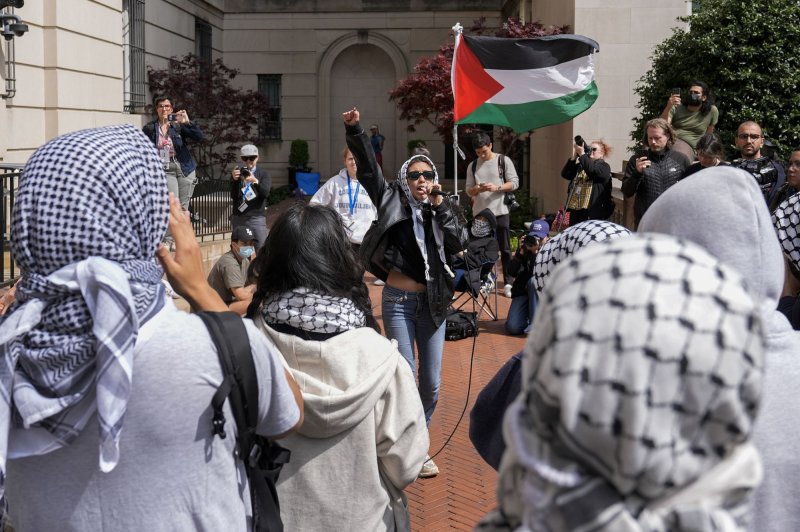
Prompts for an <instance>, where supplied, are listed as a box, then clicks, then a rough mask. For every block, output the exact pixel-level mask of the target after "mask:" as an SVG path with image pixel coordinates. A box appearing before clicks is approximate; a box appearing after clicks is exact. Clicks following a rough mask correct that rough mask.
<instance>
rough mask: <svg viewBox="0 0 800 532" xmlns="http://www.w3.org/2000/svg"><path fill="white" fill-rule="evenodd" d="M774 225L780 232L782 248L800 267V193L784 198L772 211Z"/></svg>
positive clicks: (799, 267) (779, 237) (779, 238)
mask: <svg viewBox="0 0 800 532" xmlns="http://www.w3.org/2000/svg"><path fill="white" fill-rule="evenodd" d="M772 225H774V226H775V230H776V231H777V232H778V241H779V242H780V243H781V249H783V251H784V252H785V253H786V254H787V255H789V259H791V261H792V263H794V265H795V266H796V267H797V268H798V269H800V193H797V194H795V195H793V196H790V197H789V198H787V199H785V200H783V201H782V202H781V204H780V205H778V208H777V209H775V212H773V213H772Z"/></svg>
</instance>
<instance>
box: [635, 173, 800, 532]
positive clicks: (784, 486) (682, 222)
mask: <svg viewBox="0 0 800 532" xmlns="http://www.w3.org/2000/svg"><path fill="white" fill-rule="evenodd" d="M639 231H640V232H655V233H666V234H670V235H674V236H677V237H681V238H686V239H688V240H691V241H693V242H696V243H698V244H700V245H701V246H703V247H705V249H706V250H708V251H709V252H711V254H712V255H714V256H716V257H717V258H718V259H720V260H721V261H723V262H725V263H727V264H728V265H730V266H733V267H734V268H736V269H737V270H738V271H739V273H740V274H742V275H743V276H744V278H745V280H746V282H747V283H748V285H749V287H750V289H751V291H752V293H753V295H754V296H755V297H757V298H759V299H760V300H761V301H762V311H763V315H764V323H765V324H766V326H767V327H766V334H767V339H766V340H767V358H766V370H765V375H764V390H763V398H762V401H761V410H760V411H759V414H758V420H757V422H756V431H755V433H754V439H755V443H756V446H757V447H758V449H759V451H760V452H761V456H762V459H763V462H764V481H763V483H762V485H761V486H760V487H759V488H758V490H757V491H756V500H755V504H754V513H753V523H752V527H751V529H752V530H769V531H770V532H781V531H784V530H785V531H787V532H788V531H797V530H800V507H798V504H797V501H798V500H800V452H798V450H797V442H798V441H800V335H799V334H798V333H797V332H795V331H794V330H793V329H792V326H791V325H790V324H789V322H788V320H787V319H786V317H785V316H784V315H783V314H781V313H780V312H779V311H778V310H777V305H778V298H779V297H780V293H781V290H782V288H783V278H784V263H783V254H782V252H781V248H780V244H779V243H778V238H777V235H776V234H775V229H774V227H773V226H772V221H771V219H770V213H769V211H768V209H767V206H766V204H765V203H764V196H763V195H762V194H761V191H760V190H759V188H758V186H757V185H756V182H755V180H754V179H753V177H752V176H751V175H750V174H748V173H747V172H745V171H743V170H740V169H737V168H733V167H730V166H724V167H723V166H717V167H714V168H707V169H705V170H701V171H699V172H697V173H696V174H693V175H692V176H690V177H687V178H686V179H684V180H683V181H680V182H679V183H677V184H676V185H673V186H672V187H671V188H670V189H669V190H667V191H666V192H664V193H663V194H662V195H661V196H660V197H659V198H658V199H657V200H656V201H655V202H654V203H653V205H652V206H651V207H650V208H649V209H648V210H647V212H646V213H645V214H644V216H643V217H642V221H641V222H640V223H639Z"/></svg>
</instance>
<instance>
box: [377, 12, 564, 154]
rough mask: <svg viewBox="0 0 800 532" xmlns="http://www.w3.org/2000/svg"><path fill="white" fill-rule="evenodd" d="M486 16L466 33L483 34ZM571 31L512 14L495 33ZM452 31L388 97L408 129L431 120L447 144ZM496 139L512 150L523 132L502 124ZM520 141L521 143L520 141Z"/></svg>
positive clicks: (450, 123)
mask: <svg viewBox="0 0 800 532" xmlns="http://www.w3.org/2000/svg"><path fill="white" fill-rule="evenodd" d="M488 31H489V29H488V28H487V27H486V18H484V17H482V18H480V19H477V20H475V21H474V22H473V24H472V26H471V27H470V28H469V29H466V28H465V30H464V33H472V34H475V35H483V34H484V33H486V32H488ZM562 33H569V26H545V25H543V24H542V23H540V22H538V21H533V22H524V23H523V22H520V20H519V19H517V18H513V17H512V18H509V19H508V20H507V21H505V22H504V23H503V25H502V26H501V27H500V28H498V29H496V30H495V31H494V35H495V36H496V37H508V38H533V37H544V36H545V35H559V34H562ZM454 46H455V45H454V42H453V34H452V33H451V34H450V39H449V41H448V42H447V43H445V44H443V45H442V46H441V47H440V48H439V52H438V53H437V54H436V55H435V56H434V57H423V58H421V59H420V60H419V62H418V63H417V65H416V66H415V67H414V72H413V73H411V74H410V75H409V76H408V77H407V78H405V79H403V80H401V81H400V83H399V85H398V86H397V87H396V88H394V89H393V90H391V91H389V100H391V101H394V102H396V105H397V108H398V109H400V118H401V119H403V120H408V121H409V122H410V124H409V125H408V130H409V131H415V130H416V127H415V126H417V125H419V124H421V123H423V122H428V123H430V124H431V125H432V126H433V127H434V128H435V129H436V132H437V133H438V134H439V136H440V137H441V138H442V140H444V142H445V143H446V144H452V143H453V90H452V87H451V85H450V69H451V66H452V62H453V48H454ZM473 129H474V126H471V125H462V126H460V127H459V137H460V136H461V133H462V132H463V133H465V134H468V133H469V132H471V131H472V130H473ZM499 129H500V130H499V131H498V134H497V135H495V141H496V142H497V141H499V143H500V146H501V149H502V151H503V153H506V154H509V150H511V148H512V145H514V144H515V141H516V140H518V139H519V138H520V137H522V136H523V135H527V133H524V134H522V135H520V134H518V133H515V132H514V131H513V130H512V129H510V128H507V127H501V128H499ZM517 144H519V143H517Z"/></svg>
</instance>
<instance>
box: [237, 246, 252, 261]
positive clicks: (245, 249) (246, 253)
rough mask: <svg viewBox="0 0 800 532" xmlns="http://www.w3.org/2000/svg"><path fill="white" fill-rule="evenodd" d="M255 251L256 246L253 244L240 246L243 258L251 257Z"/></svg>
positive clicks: (240, 254) (240, 253)
mask: <svg viewBox="0 0 800 532" xmlns="http://www.w3.org/2000/svg"><path fill="white" fill-rule="evenodd" d="M255 252H256V248H254V247H253V246H242V247H240V248H239V256H240V257H242V258H243V259H249V258H250V257H251V256H252V255H253V253H255Z"/></svg>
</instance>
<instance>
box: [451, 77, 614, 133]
mask: <svg viewBox="0 0 800 532" xmlns="http://www.w3.org/2000/svg"><path fill="white" fill-rule="evenodd" d="M597 94H598V92H597V84H596V83H595V82H594V81H592V82H591V83H590V84H589V85H587V86H586V88H584V89H583V90H580V91H578V92H573V93H571V94H567V95H566V96H561V97H560V98H554V99H552V100H540V101H535V102H528V103H518V104H503V105H498V104H493V103H485V104H483V105H481V106H480V107H478V108H477V109H475V110H474V111H473V112H472V113H470V114H469V115H468V116H466V117H465V118H463V119H461V120H459V121H458V123H459V124H496V125H498V126H508V127H510V128H511V129H513V130H514V131H517V132H520V133H521V132H524V131H528V130H531V129H538V128H540V127H545V126H550V125H553V124H560V123H562V122H566V121H568V120H571V119H572V118H574V117H576V116H578V115H579V114H581V113H582V112H584V111H585V110H587V109H588V108H589V107H591V106H592V104H593V103H594V102H595V100H597Z"/></svg>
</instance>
